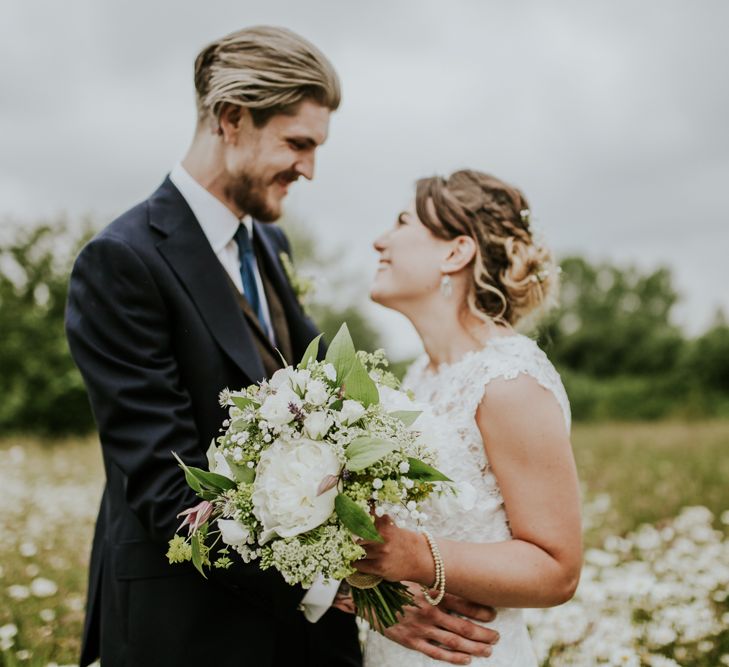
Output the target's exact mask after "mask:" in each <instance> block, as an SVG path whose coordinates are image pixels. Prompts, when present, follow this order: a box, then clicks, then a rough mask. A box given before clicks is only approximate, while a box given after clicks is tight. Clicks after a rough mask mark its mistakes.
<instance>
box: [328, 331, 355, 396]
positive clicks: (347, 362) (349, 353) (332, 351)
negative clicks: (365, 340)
mask: <svg viewBox="0 0 729 667" xmlns="http://www.w3.org/2000/svg"><path fill="white" fill-rule="evenodd" d="M326 361H328V362H329V363H330V364H332V365H333V366H334V368H335V369H336V371H337V380H338V381H339V382H343V381H344V379H345V378H346V377H347V376H348V375H349V372H350V370H351V369H352V367H353V366H354V364H356V363H357V353H356V351H355V349H354V343H353V342H352V337H351V336H350V335H349V329H348V328H347V324H346V322H345V323H344V324H342V326H341V327H340V328H339V331H338V332H337V335H336V336H334V339H333V340H332V342H331V345H330V346H329V349H328V350H327V356H326Z"/></svg>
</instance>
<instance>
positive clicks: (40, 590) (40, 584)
mask: <svg viewBox="0 0 729 667" xmlns="http://www.w3.org/2000/svg"><path fill="white" fill-rule="evenodd" d="M30 592H31V593H32V594H33V595H34V596H35V597H37V598H48V597H51V596H52V595H55V594H56V593H57V592H58V586H57V585H56V583H55V582H54V581H51V580H50V579H45V578H44V577H37V578H36V579H33V581H32V582H31V583H30Z"/></svg>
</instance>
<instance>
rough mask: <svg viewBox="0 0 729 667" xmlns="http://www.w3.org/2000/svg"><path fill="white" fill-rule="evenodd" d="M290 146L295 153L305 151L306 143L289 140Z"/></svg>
mask: <svg viewBox="0 0 729 667" xmlns="http://www.w3.org/2000/svg"><path fill="white" fill-rule="evenodd" d="M289 146H291V148H293V149H294V150H295V151H303V150H304V143H303V142H302V141H296V140H294V139H289Z"/></svg>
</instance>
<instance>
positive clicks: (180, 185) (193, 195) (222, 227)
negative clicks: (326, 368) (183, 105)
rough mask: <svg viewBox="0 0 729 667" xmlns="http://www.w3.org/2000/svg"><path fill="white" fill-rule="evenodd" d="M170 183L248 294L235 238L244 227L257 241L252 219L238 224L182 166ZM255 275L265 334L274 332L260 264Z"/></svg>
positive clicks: (236, 283)
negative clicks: (240, 226) (239, 228)
mask: <svg viewBox="0 0 729 667" xmlns="http://www.w3.org/2000/svg"><path fill="white" fill-rule="evenodd" d="M170 180H171V181H172V183H173V184H174V186H175V187H176V188H177V189H178V190H179V191H180V193H181V194H182V196H183V197H184V198H185V201H186V202H187V204H188V206H189V207H190V208H191V209H192V212H193V213H194V214H195V217H196V218H197V221H198V222H199V223H200V227H202V230H203V233H204V234H205V237H206V238H207V240H208V242H209V243H210V247H211V248H212V249H213V252H214V253H215V254H216V255H217V257H218V259H219V260H220V263H221V264H222V265H223V268H224V269H225V270H226V272H227V274H228V275H229V276H230V278H231V280H232V281H233V283H234V284H235V286H236V288H237V289H238V291H239V292H240V293H241V294H244V293H245V291H244V289H243V280H242V279H241V276H240V257H239V253H238V243H237V241H236V240H235V234H236V232H237V231H238V226H239V225H240V224H241V223H243V224H244V225H245V226H246V228H247V229H248V234H249V236H250V238H251V239H252V238H253V221H252V220H251V216H249V215H247V216H245V217H244V218H243V219H242V220H238V218H237V217H236V216H235V213H233V211H231V210H230V209H229V208H228V207H227V206H226V205H225V204H223V202H222V201H220V200H219V199H218V198H217V197H216V196H215V195H213V194H211V193H210V192H209V191H208V190H206V189H205V188H204V187H203V186H202V185H200V183H198V182H197V181H196V180H195V179H194V178H193V177H192V176H190V174H189V173H188V172H187V170H186V169H185V168H184V167H183V166H182V164H180V163H179V162H178V163H177V164H176V165H175V166H174V168H173V169H172V171H171V172H170ZM253 271H254V274H255V278H256V287H257V288H258V298H259V300H260V302H261V309H262V310H263V319H264V320H265V321H264V322H261V325H262V326H263V328H264V330H265V331H268V332H272V331H273V327H272V326H271V313H270V312H269V310H268V301H266V292H265V290H264V289H263V281H262V280H261V274H260V273H259V271H258V265H257V264H255V265H254V268H253Z"/></svg>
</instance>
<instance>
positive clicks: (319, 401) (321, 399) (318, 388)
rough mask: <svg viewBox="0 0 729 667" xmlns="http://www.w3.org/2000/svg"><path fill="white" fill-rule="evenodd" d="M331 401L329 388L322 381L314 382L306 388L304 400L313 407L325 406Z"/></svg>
mask: <svg viewBox="0 0 729 667" xmlns="http://www.w3.org/2000/svg"><path fill="white" fill-rule="evenodd" d="M328 399H329V392H328V391H327V386H326V385H325V384H324V383H323V382H322V381H321V380H312V381H311V382H309V384H308V385H307V387H306V396H305V397H304V400H305V401H306V402H307V403H311V404H312V405H324V403H326V402H327V400H328Z"/></svg>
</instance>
